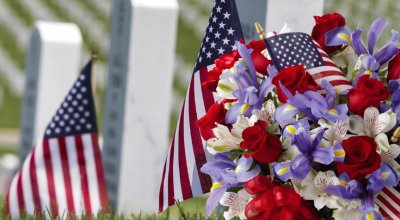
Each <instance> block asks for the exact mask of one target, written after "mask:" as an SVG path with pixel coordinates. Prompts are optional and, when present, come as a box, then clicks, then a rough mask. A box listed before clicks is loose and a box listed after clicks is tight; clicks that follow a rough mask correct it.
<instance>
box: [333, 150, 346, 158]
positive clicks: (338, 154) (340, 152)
mask: <svg viewBox="0 0 400 220" xmlns="http://www.w3.org/2000/svg"><path fill="white" fill-rule="evenodd" d="M334 154H335V157H344V156H345V155H346V152H345V151H344V150H335V151H334Z"/></svg>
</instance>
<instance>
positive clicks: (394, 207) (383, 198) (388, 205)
mask: <svg viewBox="0 0 400 220" xmlns="http://www.w3.org/2000/svg"><path fill="white" fill-rule="evenodd" d="M399 192H400V186H397V187H385V188H383V190H382V191H381V192H380V193H379V195H378V197H376V200H375V201H376V204H377V205H378V206H379V211H380V212H381V214H382V215H383V217H385V218H386V219H395V220H398V219H400V193H399Z"/></svg>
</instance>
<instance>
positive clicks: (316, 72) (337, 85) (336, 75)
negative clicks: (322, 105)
mask: <svg viewBox="0 0 400 220" xmlns="http://www.w3.org/2000/svg"><path fill="white" fill-rule="evenodd" d="M313 42H314V44H315V46H316V47H317V49H318V52H319V53H320V55H321V56H322V60H323V62H324V65H323V66H320V67H315V68H311V69H308V70H307V71H308V72H309V73H310V75H311V76H312V77H313V79H314V80H315V82H316V83H317V84H320V83H321V81H322V80H324V79H325V80H328V82H329V83H330V84H331V85H332V86H333V88H334V89H336V90H339V91H342V90H350V89H352V88H353V87H352V86H351V83H350V81H349V80H348V79H347V78H346V77H345V76H344V75H343V73H342V72H341V71H340V70H339V68H337V66H336V64H335V63H334V62H333V61H332V60H331V59H330V57H329V55H328V54H327V53H326V52H325V51H324V50H323V49H322V48H321V46H320V45H319V44H318V43H317V42H316V41H315V40H313Z"/></svg>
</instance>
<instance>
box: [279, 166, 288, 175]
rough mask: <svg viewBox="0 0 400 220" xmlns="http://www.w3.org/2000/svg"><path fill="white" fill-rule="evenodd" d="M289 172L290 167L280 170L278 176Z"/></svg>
mask: <svg viewBox="0 0 400 220" xmlns="http://www.w3.org/2000/svg"><path fill="white" fill-rule="evenodd" d="M288 171H289V167H284V168H282V169H280V170H278V172H277V173H278V175H283V174H285V173H287V172H288Z"/></svg>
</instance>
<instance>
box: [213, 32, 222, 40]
mask: <svg viewBox="0 0 400 220" xmlns="http://www.w3.org/2000/svg"><path fill="white" fill-rule="evenodd" d="M220 36H221V34H220V33H219V32H218V31H217V33H215V34H214V37H215V38H217V39H219V37H220Z"/></svg>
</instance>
